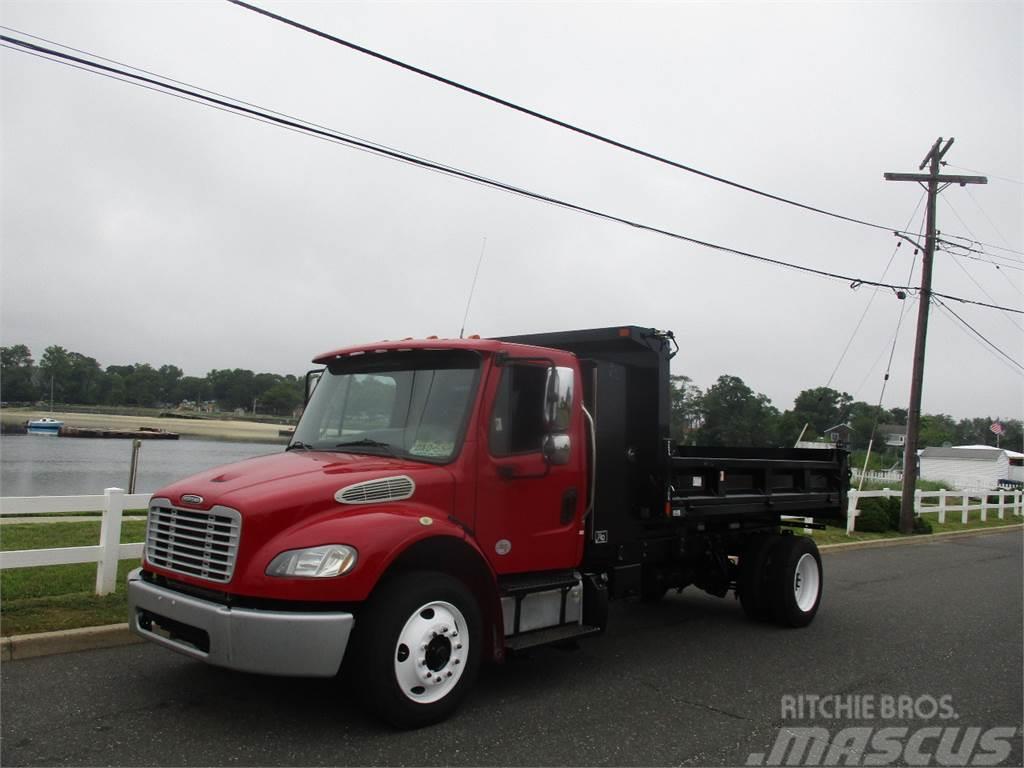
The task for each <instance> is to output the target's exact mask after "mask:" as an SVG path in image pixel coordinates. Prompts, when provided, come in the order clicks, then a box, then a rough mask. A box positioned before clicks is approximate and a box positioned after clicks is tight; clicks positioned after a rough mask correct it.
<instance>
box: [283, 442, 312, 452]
mask: <svg viewBox="0 0 1024 768" xmlns="http://www.w3.org/2000/svg"><path fill="white" fill-rule="evenodd" d="M312 447H313V446H312V445H309V444H308V443H302V442H294V443H289V444H288V447H287V448H285V450H286V451H290V450H291V449H292V448H297V449H299V450H306V449H309V448H312Z"/></svg>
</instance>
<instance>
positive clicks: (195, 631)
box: [128, 568, 355, 677]
mask: <svg viewBox="0 0 1024 768" xmlns="http://www.w3.org/2000/svg"><path fill="white" fill-rule="evenodd" d="M141 572H142V569H141V568H137V569H135V570H134V571H132V572H131V573H129V574H128V611H129V619H128V622H129V626H130V627H131V630H132V631H133V632H135V633H136V634H137V635H139V636H141V637H143V638H145V639H146V640H150V641H152V642H154V643H158V644H159V645H162V646H164V647H166V648H170V649H171V650H172V651H177V652H178V653H183V654H185V655H186V656H191V657H192V658H194V659H200V660H201V661H205V662H207V663H209V664H214V665H216V666H218V667H227V668H228V669H237V670H240V671H242V672H258V673H261V674H265V675H288V676H295V677H332V676H333V675H335V674H337V672H338V669H339V668H340V667H341V660H342V658H343V657H344V655H345V648H346V646H347V645H348V640H349V635H350V634H351V632H352V626H353V624H354V622H355V619H354V618H353V616H352V614H351V613H342V612H333V613H321V612H298V611H296V612H292V611H260V610H253V609H250V608H233V607H230V606H226V605H220V604H219V603H213V602H210V601H208V600H201V599H199V598H196V597H191V596H189V595H183V594H180V593H178V592H173V591H171V590H169V589H165V588H163V587H158V586H156V585H154V584H150V583H148V582H146V581H143V580H142V575H141ZM161 619H162V620H163V621H161Z"/></svg>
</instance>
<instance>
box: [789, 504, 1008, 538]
mask: <svg viewBox="0 0 1024 768" xmlns="http://www.w3.org/2000/svg"><path fill="white" fill-rule="evenodd" d="M1005 515H1006V516H1005V517H1004V518H1003V519H1002V520H1000V519H998V517H997V513H996V511H995V510H991V509H990V510H989V511H988V520H986V521H985V522H982V521H981V516H980V513H978V512H976V511H975V512H971V513H970V515H969V517H968V520H967V525H964V524H962V523H961V522H960V513H959V512H947V513H946V522H945V523H940V522H939V516H938V513H936V512H925V513H924V517H925V518H926V519H927V520H928V522H930V523H931V524H932V533H933V534H934V533H947V532H949V531H968V530H975V529H977V528H999V527H1001V526H1007V525H1019V524H1020V523H1022V522H1024V519H1022V518H1020V517H1014V516H1013V515H1012V514H1011V513H1010V512H1009V510H1007V511H1006V513H1005ZM795 530H796V531H797V532H800V529H795ZM901 535H902V534H900V532H899V531H886V532H885V533H873V532H862V531H854V532H853V534H851V535H847V533H846V528H845V527H844V528H832V527H828V528H826V529H825V530H823V531H814V532H813V533H812V534H811V537H812V538H813V539H814V540H815V541H816V542H817V543H818V544H849V543H851V542H854V541H874V540H875V539H895V538H899V537H900V536H901ZM915 535H923V536H927V535H928V534H915Z"/></svg>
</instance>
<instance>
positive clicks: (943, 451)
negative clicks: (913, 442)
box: [920, 445, 1020, 491]
mask: <svg viewBox="0 0 1024 768" xmlns="http://www.w3.org/2000/svg"><path fill="white" fill-rule="evenodd" d="M1010 453H1013V452H1012V451H1011V452H1010ZM1018 455H1020V454H1018ZM920 465H921V472H920V475H921V479H923V480H933V481H935V482H941V483H948V484H949V488H950V490H954V489H955V490H959V491H963V490H988V489H990V488H996V487H997V486H998V485H999V481H1000V480H1007V479H1009V477H1010V457H1009V456H1008V455H1007V451H1004V450H1003V449H1001V448H992V447H991V446H983V445H982V446H966V447H959V448H925V449H924V450H923V451H921V453H920Z"/></svg>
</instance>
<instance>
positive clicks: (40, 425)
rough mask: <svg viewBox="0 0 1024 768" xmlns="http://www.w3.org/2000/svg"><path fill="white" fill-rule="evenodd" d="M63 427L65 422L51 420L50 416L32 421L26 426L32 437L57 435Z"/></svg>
mask: <svg viewBox="0 0 1024 768" xmlns="http://www.w3.org/2000/svg"><path fill="white" fill-rule="evenodd" d="M63 426H64V422H63V421H58V420H57V419H51V418H50V417H49V416H44V417H43V418H41V419H30V420H29V422H28V423H27V424H26V425H25V427H26V428H27V429H26V431H27V432H28V433H29V434H30V435H56V434H57V433H58V432H60V428H61V427H63Z"/></svg>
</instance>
